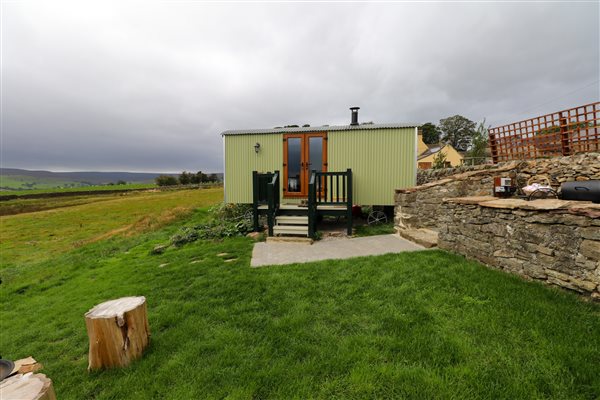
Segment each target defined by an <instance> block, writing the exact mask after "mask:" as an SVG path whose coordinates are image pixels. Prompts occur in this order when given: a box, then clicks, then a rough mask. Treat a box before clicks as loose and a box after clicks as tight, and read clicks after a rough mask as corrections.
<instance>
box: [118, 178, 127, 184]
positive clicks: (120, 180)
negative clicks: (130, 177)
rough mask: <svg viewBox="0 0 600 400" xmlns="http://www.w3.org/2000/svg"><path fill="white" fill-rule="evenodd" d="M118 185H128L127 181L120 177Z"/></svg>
mask: <svg viewBox="0 0 600 400" xmlns="http://www.w3.org/2000/svg"><path fill="white" fill-rule="evenodd" d="M117 185H127V182H125V181H124V180H123V179H119V180H118V181H117Z"/></svg>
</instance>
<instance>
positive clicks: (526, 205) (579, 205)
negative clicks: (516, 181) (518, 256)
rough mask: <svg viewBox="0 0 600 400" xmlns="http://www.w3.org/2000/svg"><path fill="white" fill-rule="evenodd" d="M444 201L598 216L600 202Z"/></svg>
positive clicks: (477, 198) (479, 198)
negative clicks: (563, 211) (565, 211)
mask: <svg viewBox="0 0 600 400" xmlns="http://www.w3.org/2000/svg"><path fill="white" fill-rule="evenodd" d="M443 201H444V203H453V204H469V205H478V206H481V207H489V208H504V209H509V210H514V209H521V210H530V211H552V210H567V211H569V212H572V213H576V214H587V215H589V216H591V217H593V218H600V204H594V203H592V202H591V201H574V200H559V199H538V200H530V201H527V200H523V199H518V198H508V199H501V198H497V197H492V196H471V197H454V198H446V199H443Z"/></svg>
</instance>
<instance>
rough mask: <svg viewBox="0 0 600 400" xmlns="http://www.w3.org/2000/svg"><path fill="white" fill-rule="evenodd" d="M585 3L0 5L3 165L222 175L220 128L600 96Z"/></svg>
mask: <svg viewBox="0 0 600 400" xmlns="http://www.w3.org/2000/svg"><path fill="white" fill-rule="evenodd" d="M599 13H600V10H599V3H598V2H585V3H583V2H582V3H574V2H565V3H550V2H547V3H526V4H520V3H498V2H497V3H483V2H479V3H444V4H442V3H421V4H418V3H374V4H362V3H329V4H323V3H321V4H317V3H309V4H299V3H291V4H289V3H288V4H283V3H270V4H265V3H251V4H248V3H245V4H243V3H228V4H216V3H212V4H206V3H200V2H195V1H179V2H177V1H175V2H162V1H160V2H159V1H144V2H134V1H118V2H117V1H114V2H111V1H97V2H88V1H77V2H72V3H71V2H65V1H50V0H47V1H43V2H41V1H40V2H35V1H26V2H25V1H10V2H6V1H4V0H2V16H1V23H2V28H1V29H2V65H1V69H2V166H3V167H16V168H27V169H50V170H61V171H68V170H103V171H123V170H126V171H152V172H176V171H181V170H184V169H185V170H193V171H196V170H202V171H206V172H216V171H222V162H223V160H222V139H221V136H220V133H221V132H222V131H224V130H227V129H241V128H271V127H275V126H281V125H286V124H305V123H308V124H311V125H313V126H315V125H322V124H331V125H334V124H347V123H349V119H350V112H349V110H348V107H349V106H354V105H357V106H360V107H361V110H360V120H361V121H374V122H376V123H382V122H427V121H433V122H437V121H439V120H440V119H441V118H445V117H448V116H451V115H455V114H461V115H464V116H466V117H468V118H470V119H472V120H476V121H479V120H481V119H483V118H487V122H488V123H489V124H491V125H499V124H505V123H509V122H513V121H516V120H520V119H525V118H527V117H533V116H536V115H540V114H544V113H548V112H552V111H557V110H560V109H563V108H568V107H571V106H577V105H581V104H586V103H591V102H594V101H598V99H599V98H600V94H599V91H600V89H599V88H600V82H599V80H600V77H599V75H600V50H599V49H600V44H599V42H600V33H599V25H600V21H599V19H600V17H599Z"/></svg>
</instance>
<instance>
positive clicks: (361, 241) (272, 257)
mask: <svg viewBox="0 0 600 400" xmlns="http://www.w3.org/2000/svg"><path fill="white" fill-rule="evenodd" d="M423 249H424V247H423V246H419V245H418V244H415V243H412V242H409V241H408V240H405V239H402V238H401V237H399V236H398V235H378V236H367V237H360V238H350V239H349V238H330V239H325V240H320V241H318V242H315V243H313V244H312V245H311V244H306V243H277V242H275V243H265V242H261V243H256V244H255V245H254V249H253V250H252V261H251V262H250V266H252V267H260V266H263V265H283V264H294V263H304V262H310V261H320V260H336V259H343V258H351V257H360V256H375V255H380V254H386V253H401V252H403V251H415V250H423Z"/></svg>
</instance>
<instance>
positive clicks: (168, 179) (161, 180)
mask: <svg viewBox="0 0 600 400" xmlns="http://www.w3.org/2000/svg"><path fill="white" fill-rule="evenodd" d="M154 181H155V182H156V185H157V186H175V185H177V178H175V177H174V176H170V175H160V176H157V177H156V179H154Z"/></svg>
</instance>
